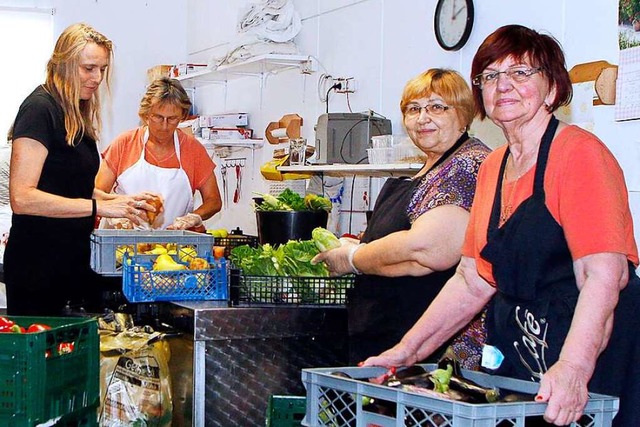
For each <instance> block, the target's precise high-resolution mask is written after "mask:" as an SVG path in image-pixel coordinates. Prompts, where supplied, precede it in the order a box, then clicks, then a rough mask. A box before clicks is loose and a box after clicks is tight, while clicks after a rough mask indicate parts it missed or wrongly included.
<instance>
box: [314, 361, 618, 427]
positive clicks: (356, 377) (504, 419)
mask: <svg viewBox="0 0 640 427" xmlns="http://www.w3.org/2000/svg"><path fill="white" fill-rule="evenodd" d="M423 366H424V367H425V369H427V370H433V369H435V368H436V365H423ZM336 371H339V372H343V373H345V374H347V375H349V376H350V377H351V378H353V379H349V378H343V377H338V376H335V375H332V373H333V372H336ZM385 372H386V369H384V368H370V367H369V368H355V367H346V368H315V369H303V370H302V382H303V383H304V386H305V388H306V390H307V410H306V415H305V417H304V419H303V420H302V425H304V426H310V427H319V426H331V427H334V426H340V427H345V426H348V427H368V426H371V425H375V426H380V427H399V426H428V427H431V426H447V427H489V426H490V427H495V426H500V427H503V426H509V427H524V426H525V420H526V419H528V418H530V417H536V416H540V415H543V414H544V411H545V409H546V407H547V404H546V403H537V402H534V401H526V402H509V403H506V402H499V403H491V404H489V403H487V404H473V403H464V402H459V401H454V400H449V399H445V398H438V397H432V396H425V395H421V394H417V393H412V392H407V391H403V390H400V389H396V388H391V387H387V386H381V385H375V384H371V383H368V382H366V379H367V378H373V377H377V376H379V375H382V374H383V373H385ZM462 375H463V376H464V377H465V378H468V379H470V380H472V381H475V382H476V383H478V384H480V385H482V386H484V387H498V388H499V389H501V390H502V391H503V392H505V391H506V390H509V391H510V392H519V393H527V394H535V393H536V392H537V390H538V384H537V383H534V382H529V381H521V380H516V379H513V378H506V377H500V376H495V375H488V374H484V373H481V372H474V371H467V370H463V371H462ZM363 380H364V381H363ZM363 396H367V397H372V398H373V399H374V400H377V401H385V402H392V403H394V404H395V414H393V413H392V414H385V415H381V414H379V413H374V412H368V411H367V410H365V409H364V408H363V406H362V397H363ZM589 396H590V398H589V402H588V403H587V406H586V408H585V411H584V414H585V415H584V416H583V417H582V418H581V419H580V422H579V423H575V424H572V426H581V427H606V426H611V422H612V420H613V417H614V416H615V415H616V414H617V412H618V408H619V403H620V402H619V399H618V398H617V397H612V396H605V395H601V394H596V393H590V394H589Z"/></svg>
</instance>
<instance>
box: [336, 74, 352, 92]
mask: <svg viewBox="0 0 640 427" xmlns="http://www.w3.org/2000/svg"><path fill="white" fill-rule="evenodd" d="M333 83H334V84H335V83H340V84H341V87H340V89H336V92H337V93H353V92H355V91H356V79H354V78H353V77H334V78H333Z"/></svg>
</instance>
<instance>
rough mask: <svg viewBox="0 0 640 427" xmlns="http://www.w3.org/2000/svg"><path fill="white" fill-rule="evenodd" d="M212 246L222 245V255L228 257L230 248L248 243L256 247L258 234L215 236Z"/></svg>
mask: <svg viewBox="0 0 640 427" xmlns="http://www.w3.org/2000/svg"><path fill="white" fill-rule="evenodd" d="M213 245H214V246H223V247H224V257H225V258H227V259H228V258H229V255H231V249H233V248H235V247H237V246H242V245H249V246H251V247H252V248H257V247H258V236H247V235H244V234H243V235H234V234H229V235H228V236H227V237H216V238H215V239H214V243H213Z"/></svg>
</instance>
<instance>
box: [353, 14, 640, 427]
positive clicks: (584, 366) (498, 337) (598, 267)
mask: <svg viewBox="0 0 640 427" xmlns="http://www.w3.org/2000/svg"><path fill="white" fill-rule="evenodd" d="M472 76H474V77H473V84H474V88H473V91H474V98H475V101H476V107H477V111H478V112H479V115H480V117H481V118H485V117H489V118H490V119H491V120H492V121H493V122H494V123H496V124H497V125H498V126H499V127H500V128H502V130H503V132H504V134H505V136H506V139H507V145H506V146H504V147H501V148H498V149H497V150H495V151H494V152H493V153H492V154H490V155H489V156H488V157H487V160H486V161H485V162H484V163H483V164H482V166H481V168H480V172H479V174H478V188H477V191H476V196H475V198H474V202H473V205H472V209H471V216H470V219H469V227H468V228H467V233H466V237H465V244H464V246H463V257H462V260H461V262H460V266H459V268H458V270H457V272H456V274H455V275H454V276H453V278H452V279H451V280H449V282H447V284H446V285H445V287H444V289H443V291H442V292H441V293H440V294H439V295H438V297H437V298H436V300H435V301H434V302H433V303H432V304H431V306H430V307H429V308H428V310H427V311H426V312H425V314H424V315H423V316H422V317H421V318H420V320H419V321H418V322H417V323H416V325H414V327H413V328H412V329H411V330H410V331H409V332H408V333H407V334H406V335H405V336H404V337H403V338H402V340H401V342H400V343H399V344H397V345H396V346H395V347H393V348H392V349H390V350H388V351H386V352H384V353H382V354H381V355H380V356H377V357H373V358H370V359H368V360H367V361H366V364H367V365H385V366H399V365H410V364H413V363H415V362H416V361H417V360H421V359H423V358H424V357H425V355H428V354H430V353H431V352H432V351H433V350H434V349H436V348H437V347H438V346H439V345H440V343H442V342H444V341H445V340H446V339H448V338H449V337H450V336H451V335H452V334H454V333H455V332H456V331H457V330H459V329H460V328H461V327H463V326H464V325H465V324H466V323H467V322H468V321H469V320H470V319H472V318H473V316H474V315H475V314H476V313H478V312H479V311H480V310H482V308H483V307H485V305H487V304H489V305H488V311H487V318H486V325H487V341H486V345H485V347H484V348H483V357H482V366H483V368H485V369H486V370H487V371H489V372H491V373H496V374H500V375H504V376H509V377H515V378H520V379H525V380H531V381H538V382H539V383H540V387H539V390H538V394H537V396H536V400H537V401H539V402H548V405H547V409H546V412H545V415H544V419H545V420H546V421H547V422H550V423H554V424H557V425H565V424H569V423H571V422H575V421H577V420H579V419H580V417H581V416H582V414H583V410H584V407H585V405H586V403H587V400H588V392H598V393H603V394H609V395H615V396H619V397H620V411H619V412H618V414H617V416H616V417H615V419H614V423H613V424H614V425H618V426H631V425H640V409H638V408H640V386H639V384H638V380H637V378H640V364H638V363H637V362H638V355H639V354H640V342H639V340H638V339H637V336H638V333H637V331H638V330H640V316H637V313H636V311H637V308H636V307H638V306H639V304H640V279H639V278H638V276H637V275H636V274H635V268H636V267H637V265H638V250H637V247H636V243H635V240H634V237H633V224H632V218H631V213H630V209H629V202H628V195H627V189H626V186H625V182H624V177H623V173H622V170H621V169H620V167H619V166H618V164H617V162H616V160H615V158H614V157H613V155H612V154H611V152H610V151H609V150H608V149H607V148H606V146H605V145H604V144H603V143H602V142H601V141H600V140H599V139H598V138H597V137H595V136H594V135H592V134H590V133H589V132H586V131H584V130H582V129H580V128H578V127H576V126H571V125H568V124H566V123H562V122H559V121H558V120H557V119H556V118H555V116H554V115H553V112H554V111H555V110H556V109H557V108H559V107H560V106H562V105H566V104H568V103H569V101H570V100H571V95H572V92H571V91H572V88H571V82H570V79H569V75H568V72H567V70H566V67H565V59H564V54H563V53H562V49H561V48H560V46H559V44H558V42H557V41H556V40H555V39H553V38H552V37H551V36H548V35H544V34H540V33H538V32H536V31H533V30H531V29H529V28H526V27H523V26H519V25H507V26H504V27H501V28H499V29H498V30H496V31H495V32H494V33H493V34H491V35H490V36H489V37H487V39H486V40H485V41H484V42H483V43H482V45H481V46H480V48H479V49H478V52H477V53H476V55H475V57H474V59H473V64H472ZM630 331H631V332H630Z"/></svg>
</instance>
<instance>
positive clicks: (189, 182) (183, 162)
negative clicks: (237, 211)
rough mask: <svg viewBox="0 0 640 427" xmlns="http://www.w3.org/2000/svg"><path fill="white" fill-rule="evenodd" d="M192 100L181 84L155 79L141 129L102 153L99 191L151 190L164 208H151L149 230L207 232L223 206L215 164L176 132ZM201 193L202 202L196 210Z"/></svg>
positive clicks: (118, 223)
mask: <svg viewBox="0 0 640 427" xmlns="http://www.w3.org/2000/svg"><path fill="white" fill-rule="evenodd" d="M190 108H191V100H190V99H189V96H188V95H187V92H186V91H185V90H184V88H183V87H182V85H181V84H180V82H179V81H177V80H174V79H170V78H167V77H163V78H160V79H157V80H155V81H153V82H152V83H151V84H150V85H149V87H148V88H147V91H146V93H145V94H144V96H143V97H142V100H141V101H140V108H139V110H138V115H139V116H140V119H141V120H142V122H143V125H142V126H141V127H138V128H136V129H132V130H129V131H126V132H124V133H122V134H120V135H119V136H118V137H116V139H115V140H114V141H113V142H112V143H111V144H110V145H109V147H107V149H106V150H105V151H104V153H103V154H102V156H103V159H104V161H103V162H102V164H101V166H100V170H99V172H98V176H97V177H96V187H97V188H99V189H101V190H103V191H106V192H110V191H112V190H113V192H115V193H117V194H132V193H139V192H149V193H153V194H156V195H158V196H159V197H160V198H161V200H162V208H161V209H158V212H156V210H150V212H153V213H156V214H157V215H149V216H148V217H147V220H148V221H147V223H148V226H149V227H151V228H160V229H174V230H184V229H192V230H198V231H204V226H203V224H202V221H203V220H206V219H209V218H211V217H212V216H213V215H215V214H216V213H218V212H219V211H220V209H221V208H222V200H221V198H220V191H219V189H218V183H217V181H216V176H215V174H214V172H213V170H214V169H215V167H216V165H215V163H213V161H212V160H211V158H210V157H209V155H208V153H207V150H206V149H205V148H204V146H203V145H202V144H200V142H198V140H197V139H195V138H194V137H193V136H191V135H187V134H186V133H184V132H182V131H180V130H178V129H177V127H178V123H180V121H181V120H184V119H186V118H187V116H188V114H189V109H190ZM196 190H198V191H199V192H200V195H201V196H202V204H201V205H200V206H198V207H197V208H195V207H194V197H193V195H194V193H195V191H196ZM102 226H103V227H106V228H109V227H117V228H129V227H130V224H129V223H128V221H103V222H102Z"/></svg>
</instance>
